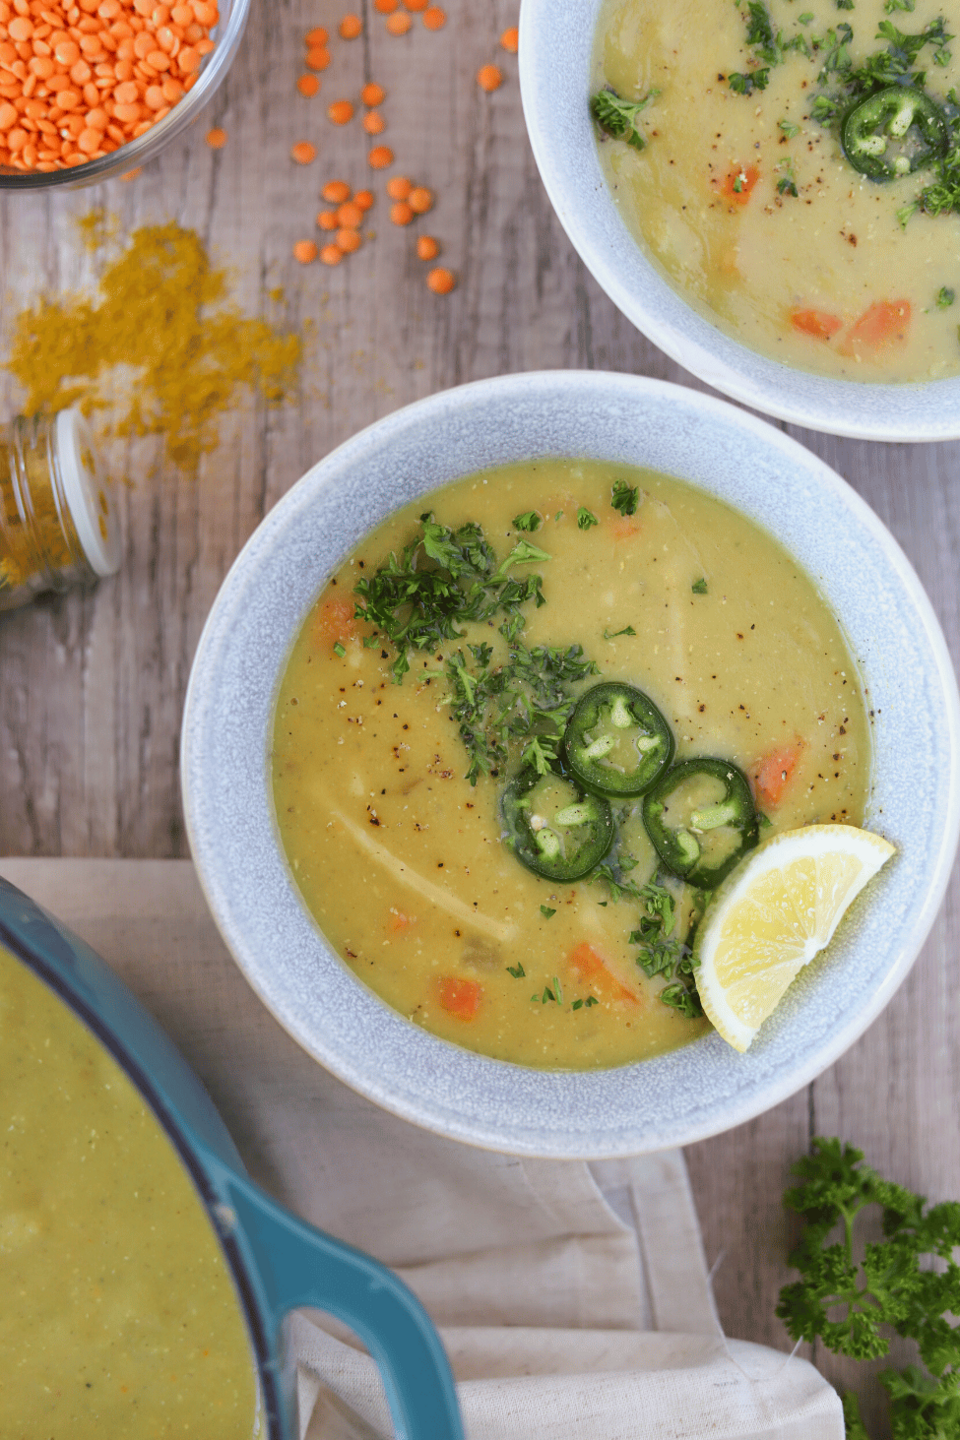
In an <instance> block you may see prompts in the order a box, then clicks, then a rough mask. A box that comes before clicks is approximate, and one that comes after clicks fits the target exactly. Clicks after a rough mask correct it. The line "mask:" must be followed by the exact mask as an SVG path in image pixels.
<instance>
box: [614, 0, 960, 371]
mask: <svg viewBox="0 0 960 1440" xmlns="http://www.w3.org/2000/svg"><path fill="white" fill-rule="evenodd" d="M889 10H891V7H890V6H889V5H888V4H886V3H885V0H857V4H856V7H855V8H854V7H853V6H852V5H851V6H849V7H848V6H846V5H838V4H835V3H834V0H811V4H810V6H809V7H807V6H801V5H795V4H792V3H791V0H766V3H764V0H743V3H740V0H676V3H675V4H671V5H664V4H660V3H655V0H605V3H604V4H603V6H602V8H601V11H600V20H599V26H598V30H597V40H596V45H595V52H594V73H593V77H592V84H591V94H592V97H593V99H592V102H591V103H592V107H593V113H594V116H595V118H596V119H597V121H598V126H597V134H598V138H599V141H600V157H601V165H602V168H603V171H604V174H605V175H606V178H607V181H608V183H609V186H610V189H611V193H612V195H613V197H614V200H615V202H616V204H617V205H618V207H619V209H620V213H621V214H622V216H623V219H624V221H625V223H626V224H627V226H628V228H629V229H630V230H631V231H632V233H633V234H634V236H635V237H636V239H637V240H638V242H639V243H640V244H641V245H642V246H643V248H644V249H645V250H646V251H647V252H648V253H649V254H650V255H651V256H652V257H653V258H654V259H655V261H656V262H658V263H659V265H660V266H661V267H662V269H663V271H664V272H665V275H666V277H667V279H668V280H669V281H670V282H671V283H672V284H673V285H674V286H675V287H676V288H677V289H678V290H679V291H680V292H681V293H682V294H683V296H684V297H685V298H686V299H687V300H688V301H689V302H690V303H691V304H692V305H693V306H694V307H695V308H696V309H697V310H698V311H699V312H700V313H701V314H703V315H704V316H705V317H706V318H708V319H710V320H712V321H713V322H714V323H715V324H717V325H719V326H720V328H721V329H723V330H725V331H726V332H727V333H729V334H731V335H733V336H734V337H735V338H737V339H739V340H741V341H742V342H743V343H744V344H746V345H748V346H750V347H752V348H753V349H755V350H758V351H761V352H762V353H764V354H766V355H768V356H771V357H772V358H773V359H777V360H782V361H783V362H784V363H785V364H787V365H790V366H793V367H796V368H799V369H804V370H811V371H816V372H819V373H822V374H824V375H830V376H837V377H842V378H844V379H848V380H850V379H852V380H861V381H872V382H891V381H918V380H936V379H940V378H943V377H946V376H949V375H955V374H957V373H958V372H960V339H958V333H960V332H958V324H960V302H958V300H957V296H958V294H960V102H958V100H957V87H958V85H960V49H958V47H957V46H956V45H954V46H953V47H952V49H951V47H950V45H949V44H948V43H947V42H948V41H949V39H950V38H951V37H950V36H949V34H948V32H947V31H946V30H945V28H944V7H943V6H942V5H940V4H938V3H937V0H916V5H915V6H914V4H913V3H911V4H910V5H909V6H906V5H904V6H901V7H897V8H896V9H894V10H893V13H892V15H891V14H888V13H887V12H888V11H889ZM948 18H949V17H948ZM950 28H951V29H954V28H956V27H955V26H951V27H950Z"/></svg>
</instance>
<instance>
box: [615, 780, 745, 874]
mask: <svg viewBox="0 0 960 1440" xmlns="http://www.w3.org/2000/svg"><path fill="white" fill-rule="evenodd" d="M643 823H644V825H645V826H646V827H647V834H648V835H649V836H650V839H651V840H652V841H653V843H654V845H655V846H656V849H657V853H658V854H659V856H660V858H661V860H662V861H663V863H664V865H666V867H667V869H668V870H672V871H673V873H674V874H675V875H681V876H682V877H683V878H684V879H685V880H687V881H688V882H689V883H690V884H691V885H696V886H697V887H698V888H700V889H702V890H712V889H713V888H714V886H716V885H719V884H720V881H721V880H723V879H724V877H725V876H727V875H729V873H730V871H731V870H732V869H733V867H734V865H736V863H737V861H738V860H739V859H740V857H741V856H742V855H745V854H746V852H747V851H748V850H752V849H753V848H754V846H755V845H756V844H757V841H758V840H759V838H760V825H759V821H758V819H757V812H756V810H755V809H754V807H753V797H752V795H751V794H750V786H749V784H748V783H747V778H746V776H745V775H744V774H743V773H742V772H741V771H740V770H738V769H737V767H736V765H731V763H730V762H729V761H728V760H714V759H702V760H701V759H697V760H681V761H680V763H679V764H678V765H673V766H671V768H670V769H669V770H668V771H667V772H666V773H665V774H664V775H662V776H661V777H660V779H659V780H658V781H657V783H656V784H655V785H654V786H653V788H652V789H651V790H648V791H647V793H646V795H645V796H644V798H643Z"/></svg>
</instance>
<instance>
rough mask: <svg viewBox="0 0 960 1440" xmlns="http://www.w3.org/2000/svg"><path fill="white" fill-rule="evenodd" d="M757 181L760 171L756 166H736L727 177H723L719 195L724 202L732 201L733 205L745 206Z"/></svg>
mask: <svg viewBox="0 0 960 1440" xmlns="http://www.w3.org/2000/svg"><path fill="white" fill-rule="evenodd" d="M759 179H760V171H759V170H758V169H757V167H756V165H747V166H746V167H744V166H738V167H737V169H736V170H731V171H730V174H729V175H724V177H723V179H722V180H721V182H720V194H721V195H722V196H723V198H724V199H725V200H732V201H733V203H734V205H746V203H747V201H748V200H749V199H750V192H751V191H752V190H753V187H754V185H756V183H757V181H758V180H759Z"/></svg>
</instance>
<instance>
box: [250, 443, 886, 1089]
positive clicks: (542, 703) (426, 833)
mask: <svg viewBox="0 0 960 1440" xmlns="http://www.w3.org/2000/svg"><path fill="white" fill-rule="evenodd" d="M391 557H392V558H391ZM478 577H480V578H479V579H478ZM538 577H540V578H539V579H538ZM428 592H429V593H428ZM411 597H412V599H413V603H412V604H411ZM431 607H432V608H431ZM357 610H359V611H360V612H361V614H360V615H359V616H358V615H357V613H356V612H357ZM418 627H419V628H418ZM406 667H408V668H406ZM398 681H399V683H397V682H398ZM637 690H639V691H642V692H643V697H644V699H645V702H646V704H647V707H648V709H649V712H650V713H651V714H657V715H659V717H660V720H662V721H663V726H662V727H661V728H660V729H659V730H656V732H655V733H656V734H657V735H659V736H660V739H658V740H651V739H650V738H649V736H647V735H646V733H645V732H644V733H643V734H641V735H640V736H639V738H638V739H637V741H636V749H635V750H633V751H631V753H632V755H633V760H632V761H631V760H630V759H629V758H626V759H624V758H623V757H624V756H626V751H623V756H621V751H622V750H623V744H624V741H623V736H624V735H625V736H627V737H628V738H629V737H630V736H632V734H633V732H632V731H631V730H630V729H629V727H630V725H631V724H633V721H632V720H631V719H626V720H623V725H624V726H625V727H628V728H625V729H624V730H623V734H622V735H618V734H617V733H614V735H613V738H612V739H611V738H609V737H608V738H607V739H604V738H603V737H602V736H601V738H600V739H599V741H598V740H597V724H598V723H600V722H598V720H597V714H599V713H601V712H602V714H603V715H604V716H606V717H607V718H609V716H610V715H613V725H614V727H616V726H617V725H618V724H619V723H620V721H621V720H622V719H623V715H624V714H626V713H627V711H626V710H624V706H628V707H631V706H638V705H639V702H637V701H636V700H635V698H634V697H635V695H636V691H637ZM587 697H589V699H588V698H587ZM578 701H580V702H582V703H581V704H580V705H578V704H577V702H578ZM621 701H622V702H623V703H622V704H621ZM591 707H592V708H591ZM598 707H599V708H598ZM574 712H576V713H574ZM641 713H643V714H644V715H645V714H646V713H647V711H646V710H643V707H641V708H640V709H636V710H631V711H630V714H631V715H633V714H636V715H640V714H641ZM584 717H586V718H585V719H584ZM618 717H619V719H618ZM604 723H605V722H604ZM638 723H639V722H638ZM645 724H646V721H644V725H645ZM578 726H581V727H582V729H583V733H584V734H585V735H586V742H585V749H584V754H585V755H586V757H587V758H586V760H585V761H584V764H585V765H586V766H587V769H588V772H589V769H590V767H591V766H595V765H597V764H599V765H601V766H602V765H611V764H612V765H614V766H615V767H616V768H617V771H618V777H619V772H620V771H621V770H622V771H624V773H626V772H628V771H629V770H630V767H631V765H634V764H636V760H637V753H639V754H640V756H641V761H640V766H639V769H640V770H642V771H643V777H642V778H641V780H640V781H639V782H638V783H639V784H640V785H641V786H645V785H647V784H648V783H649V782H650V781H651V780H652V778H653V776H654V775H655V774H659V773H661V772H662V771H663V765H664V764H666V763H668V762H669V760H670V759H671V750H672V748H673V746H674V744H675V754H674V755H673V757H672V758H673V759H674V760H675V761H677V762H684V763H689V762H693V761H696V760H698V759H700V758H702V757H710V758H712V760H713V761H714V762H719V770H720V771H722V777H728V778H729V777H730V776H732V775H736V776H737V777H738V780H737V783H738V784H739V783H740V782H741V781H745V782H746V783H745V784H744V785H743V790H744V792H745V794H746V799H745V802H744V804H745V807H746V809H745V814H744V817H743V823H742V825H740V821H739V820H736V819H731V818H730V816H729V815H727V816H726V817H725V818H724V820H723V823H721V821H720V819H718V818H717V817H718V816H719V815H720V811H721V810H722V809H723V804H722V803H718V802H722V800H723V790H724V784H725V783H726V781H725V780H724V779H723V778H721V779H720V780H718V779H717V777H716V775H715V774H713V773H700V771H698V773H697V776H696V784H695V786H694V789H695V790H696V794H691V797H690V801H691V804H694V805H696V806H699V807H700V808H701V811H702V810H703V808H704V807H707V809H708V810H711V807H712V810H711V814H713V816H714V820H713V821H711V822H706V821H704V825H703V828H704V829H708V828H709V825H710V824H715V825H716V827H717V828H716V829H715V830H714V831H713V832H712V833H711V834H710V835H709V836H704V834H703V833H702V831H701V832H700V838H701V840H702V841H703V843H704V846H705V848H706V849H707V850H709V848H710V844H713V843H714V842H716V844H717V845H718V846H719V848H718V849H716V850H715V852H714V854H713V858H711V857H710V856H709V855H708V857H707V860H708V862H709V863H708V864H707V866H706V869H707V870H709V867H710V866H711V865H712V866H714V867H715V869H716V867H719V866H722V865H726V864H728V863H733V862H732V861H731V858H730V857H731V856H732V857H733V861H735V859H736V858H737V856H738V855H739V853H740V849H741V847H742V846H746V845H747V844H751V843H755V840H756V833H755V832H756V829H757V828H761V829H763V831H764V833H772V832H773V830H780V829H790V828H793V827H795V826H798V825H802V824H805V823H811V822H814V821H828V820H832V821H839V822H848V823H852V824H860V823H862V818H863V811H864V806H865V802H866V795H867V786H868V778H869V775H868V772H869V761H870V744H869V720H868V717H867V714H866V711H865V706H864V699H863V694H862V691H861V687H860V683H859V679H858V676H857V672H856V668H855V666H854V664H853V662H852V660H851V657H850V655H849V653H848V651H847V647H846V644H845V642H844V639H843V636H842V634H841V631H840V628H839V626H838V624H837V622H836V620H835V619H834V618H833V616H832V615H831V614H830V612H829V610H828V608H827V606H826V605H825V603H824V601H823V599H822V598H821V596H820V595H819V593H818V592H817V589H816V587H815V586H814V584H813V583H812V581H811V580H810V579H809V578H808V577H807V576H806V575H805V574H803V573H802V572H801V571H800V570H799V568H798V567H797V565H796V564H795V563H794V562H793V560H792V559H791V558H790V556H789V555H788V554H787V553H786V552H785V551H784V550H783V549H782V548H781V547H780V546H779V545H778V544H777V543H776V542H775V541H774V540H773V539H772V538H771V537H770V536H769V535H768V534H767V533H766V532H764V531H762V530H761V529H760V528H759V527H758V526H756V525H755V524H754V523H753V522H752V521H750V520H748V519H746V518H745V517H744V516H742V515H740V514H738V513H737V512H735V511H734V510H732V509H731V508H729V507H728V506H726V505H725V504H723V503H721V502H720V501H718V500H715V499H714V498H712V497H710V496H708V495H706V494H704V493H702V492H701V491H699V490H697V489H695V488H694V487H692V486H690V485H688V484H686V483H685V482H682V481H679V480H676V479H672V478H669V477H666V476H662V475H658V474H654V473H652V472H649V471H641V470H634V469H631V468H630V467H624V466H613V465H610V464H606V463H600V462H593V461H591V462H580V461H573V460H571V461H563V460H545V461H538V462H527V463H524V464H518V465H512V466H508V467H505V468H502V469H498V470H495V471H488V472H484V473H481V474H477V475H474V476H470V477H467V478H465V479H462V480H459V481H457V482H455V483H454V484H452V485H449V486H447V487H445V488H444V489H443V490H441V491H438V492H437V493H435V494H434V495H433V496H429V497H426V498H422V499H420V500H419V501H417V502H415V503H414V504H411V505H408V506H406V507H405V508H404V509H403V510H401V511H399V512H398V513H397V514H395V515H394V516H393V517H391V518H390V519H388V520H387V521H386V522H385V523H384V524H383V525H381V526H380V527H379V528H378V529H376V530H375V531H374V532H373V533H372V534H371V535H370V536H369V537H368V538H367V539H366V540H365V541H364V543H363V544H362V545H361V546H360V547H359V548H358V549H357V550H356V551H355V552H354V554H353V555H352V556H351V557H350V558H349V559H348V560H347V561H346V563H345V564H344V565H343V566H342V567H341V568H340V569H339V570H338V571H337V573H336V574H335V575H334V576H332V578H331V579H330V581H329V583H328V584H327V585H326V587H325V588H324V590H323V592H322V593H321V595H320V596H319V598H318V600H317V602H316V604H315V606H314V607H313V608H312V610H311V611H310V613H309V614H308V615H307V617H306V620H305V622H304V624H303V626H302V629H301V631H300V633H299V635H298V637H297V639H296V641H295V643H294V645H293V648H292V651H291V654H290V656H289V659H288V662H287V665H286V668H285V672H284V674H283V675H282V678H281V681H280V686H279V691H278V698H277V705H276V713H275V721H274V731H273V749H272V761H271V764H272V779H273V795H274V802H275V813H276V819H277V824H278V827H279V834H280V839H281V842H282V846H283V849H284V851H285V854H286V856H287V859H288V862H289V865H290V867H291V873H292V876H293V878H294V880H295V883H296V885H297V887H298V888H299V890H300V893H301V895H302V897H303V900H304V902H305V904H306V906H307V908H308V909H309V911H310V912H311V913H312V915H313V916H314V918H315V920H316V921H317V923H318V925H319V926H320V927H321V929H322V930H323V932H324V934H325V935H326V936H327V938H328V939H329V941H330V942H331V944H332V945H333V946H334V948H335V949H336V950H337V952H338V953H339V954H340V956H341V957H342V958H343V959H344V960H345V961H346V963H347V964H348V965H349V966H351V967H352V969H353V970H354V971H355V973H356V974H357V976H358V977H359V978H360V979H361V980H362V981H363V982H364V983H365V984H367V985H369V986H370V987H371V988H372V989H373V990H374V991H375V992H376V993H377V994H378V995H379V996H380V997H381V998H382V999H383V1000H385V1001H386V1002H387V1003H388V1004H389V1005H391V1006H393V1007H394V1008H395V1009H396V1010H398V1011H399V1012H400V1013H401V1014H403V1015H405V1016H407V1017H409V1018H410V1020H411V1021H413V1022H414V1023H415V1024H418V1025H421V1026H423V1027H424V1028H426V1029H427V1030H429V1031H431V1032H433V1033H434V1034H436V1035H438V1036H441V1037H443V1038H444V1039H446V1040H449V1041H453V1042H455V1043H457V1044H459V1045H462V1046H466V1047H468V1048H470V1049H473V1050H477V1051H480V1052H482V1053H485V1054H487V1055H490V1056H493V1057H495V1058H497V1059H500V1060H504V1061H510V1062H514V1063H517V1064H521V1065H528V1066H535V1067H543V1068H555V1069H593V1068H601V1067H608V1066H614V1065H620V1064H625V1063H629V1062H631V1061H635V1060H638V1059H640V1058H643V1057H645V1056H650V1055H654V1054H657V1053H660V1052H662V1051H665V1050H668V1049H671V1048H673V1047H676V1046H678V1045H681V1044H683V1043H686V1042H688V1041H690V1040H692V1039H694V1038H696V1037H697V1036H698V1035H700V1034H702V1033H703V1032H704V1030H705V1029H706V1028H707V1025H706V1022H705V1021H704V1020H703V1018H702V1012H701V1011H700V1008H699V1004H698V1002H697V996H696V991H695V986H694V984H693V981H692V976H691V973H690V966H689V961H688V958H687V957H688V956H689V948H688V942H689V940H690V938H691V935H692V930H693V927H694V926H695V924H696V921H697V918H698V915H699V913H700V910H701V908H702V905H703V903H704V894H703V880H702V878H701V880H700V881H699V882H698V884H696V885H695V884H687V883H685V882H684V881H683V879H682V878H681V877H680V875H679V874H678V873H677V871H678V870H679V869H682V866H678V867H675V868H674V869H673V870H671V869H670V868H669V867H664V865H662V864H661V863H660V860H659V858H658V853H657V851H656V850H655V848H654V844H653V843H652V841H651V837H650V835H649V834H648V833H647V828H646V825H645V823H644V818H643V796H642V795H640V794H637V793H629V792H630V791H631V790H633V791H634V792H635V791H636V785H634V784H632V782H631V781H630V780H629V778H628V779H626V780H623V779H621V778H618V779H617V782H616V785H614V787H613V790H615V791H616V792H617V793H616V794H615V797H614V799H612V800H610V801H609V802H608V801H607V800H604V799H602V797H601V799H599V800H598V799H597V796H596V794H595V793H594V791H593V790H591V789H589V788H587V787H584V790H583V792H582V793H581V792H580V791H577V790H576V788H575V787H574V792H573V793H572V794H571V792H570V786H571V785H572V784H573V782H572V780H571V775H570V765H569V763H568V762H569V761H570V759H571V756H572V754H573V744H572V741H571V734H572V733H573V731H574V730H575V729H576V728H577V727H578ZM641 729H643V727H642V726H641ZM653 733H654V731H651V734H653ZM658 744H659V745H660V746H661V754H660V757H659V759H657V757H656V756H655V755H654V754H653V752H654V750H655V748H656V745H658ZM565 747H566V748H565ZM627 748H628V749H629V746H628V747H627ZM621 759H623V763H622V764H621ZM701 769H702V767H701ZM707 769H708V771H709V767H707ZM648 770H649V772H650V773H649V775H647V771H648ZM665 773H666V774H667V775H673V774H674V771H673V770H667V771H666V772H665ZM679 773H680V775H681V776H682V775H683V774H684V773H685V772H683V771H681V772H679ZM588 782H589V776H588ZM589 783H592V782H589ZM601 783H603V782H601ZM671 783H672V782H671ZM748 786H749V789H748V788H747V787H748ZM525 787H526V790H527V791H530V793H533V794H535V795H536V796H537V797H538V798H537V809H539V810H543V811H544V813H550V814H553V815H554V817H555V820H556V822H557V824H561V823H564V824H567V825H569V826H572V829H571V830H570V832H569V833H570V835H571V836H575V837H576V843H575V844H574V843H573V841H571V842H570V844H573V850H571V849H570V848H569V846H568V848H567V850H566V852H565V853H561V854H560V858H559V860H558V858H557V854H556V846H555V847H554V853H553V857H552V859H551V856H550V854H549V853H548V850H547V849H546V848H545V845H544V840H545V838H549V833H548V834H546V836H545V835H544V834H542V833H541V834H540V838H539V839H538V838H537V833H533V834H532V840H531V832H530V831H529V826H528V828H527V830H526V831H523V824H522V822H523V820H524V816H526V818H527V819H528V820H529V818H530V811H529V808H528V809H527V810H526V811H525V810H524V809H523V805H524V803H525V801H524V799H523V795H522V794H521V792H525ZM548 792H549V793H548ZM554 792H555V793H554ZM608 793H611V792H610V790H609V787H608ZM654 793H656V787H654V789H653V790H651V791H648V794H654ZM518 797H519V800H518ZM571 800H572V803H571ZM515 802H518V803H516V804H515ZM754 803H755V805H756V812H759V815H758V813H756V812H755V811H754V809H753V804H754ZM551 807H552V809H551ZM597 807H599V808H600V809H601V810H602V812H603V820H602V823H600V824H599V825H596V826H595V825H594V824H593V819H592V818H591V817H592V815H593V811H594V810H596V809H597ZM747 812H748V813H747ZM518 817H519V819H518ZM738 825H740V829H739V830H738ZM605 827H606V828H605ZM751 827H753V828H752V829H751ZM535 828H536V827H535ZM555 828H556V827H555ZM521 831H523V834H522V835H521ZM548 832H549V827H548ZM538 833H539V832H538ZM611 837H612V840H611ZM708 841H709V844H708ZM565 843H566V842H565ZM581 843H582V846H583V847H584V850H583V855H581V854H579V853H574V851H576V847H577V846H579V845H580V844H581ZM525 847H526V849H525ZM531 847H532V848H531ZM591 847H594V849H593V852H592V853H591ZM563 849H564V847H563V845H561V846H560V850H561V852H563ZM526 850H531V853H532V856H533V859H532V862H530V855H529V854H527V855H526V859H525V858H524V856H525V853H526ZM571 855H572V857H573V858H572V860H571ZM584 856H586V859H585V860H584ZM528 862H530V863H528ZM581 862H583V863H581ZM584 863H585V864H586V867H587V868H586V871H585V872H584V870H583V864H584ZM699 868H700V870H701V871H704V869H705V867H704V864H703V863H701V865H700V867H699ZM691 873H693V872H691ZM574 875H576V877H577V878H570V879H567V878H565V877H567V876H570V877H572V876H574ZM664 1001H667V1002H668V1003H664Z"/></svg>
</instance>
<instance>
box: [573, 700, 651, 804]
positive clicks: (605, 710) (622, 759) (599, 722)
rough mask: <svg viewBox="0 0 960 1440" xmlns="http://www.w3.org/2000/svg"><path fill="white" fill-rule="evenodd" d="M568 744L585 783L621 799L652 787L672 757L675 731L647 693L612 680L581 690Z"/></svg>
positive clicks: (597, 790)
mask: <svg viewBox="0 0 960 1440" xmlns="http://www.w3.org/2000/svg"><path fill="white" fill-rule="evenodd" d="M563 749H564V754H565V756H566V761H567V765H568V766H569V768H570V771H571V773H572V774H573V775H574V776H575V777H576V778H577V780H579V782H580V784H581V785H582V786H583V787H584V788H585V789H587V790H593V791H595V792H597V793H598V794H600V795H610V796H612V797H614V798H616V799H619V798H620V797H622V796H629V795H642V794H643V792H644V791H645V790H649V788H650V786H651V785H652V784H653V783H654V781H655V780H656V778H657V776H658V775H660V774H661V773H662V772H663V771H664V770H665V769H666V768H667V766H668V765H669V764H670V761H671V760H672V759H673V735H672V734H671V731H670V727H669V725H668V724H667V722H666V720H664V718H663V716H662V715H661V714H660V711H659V710H658V709H657V707H656V705H654V703H653V701H652V700H651V699H650V697H649V696H648V695H644V693H643V691H642V690H637V689H636V687H635V686H633V685H624V684H622V683H621V682H620V681H618V680H607V681H604V682H603V684H601V685H594V686H593V687H592V689H590V690H588V691H587V693H586V695H583V696H581V698H580V700H579V701H578V703H577V707H576V709H575V710H574V712H573V714H572V715H571V716H570V719H569V720H568V721H567V728H566V730H565V731H564V734H563Z"/></svg>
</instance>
